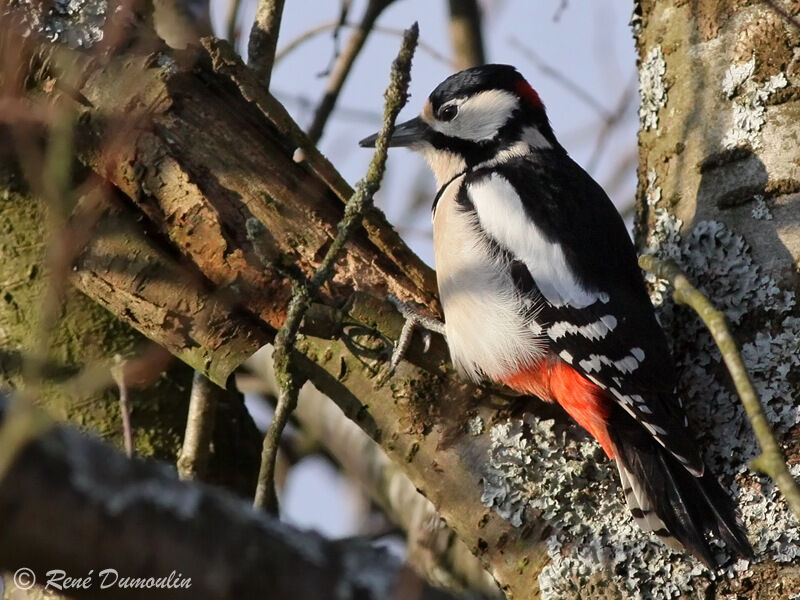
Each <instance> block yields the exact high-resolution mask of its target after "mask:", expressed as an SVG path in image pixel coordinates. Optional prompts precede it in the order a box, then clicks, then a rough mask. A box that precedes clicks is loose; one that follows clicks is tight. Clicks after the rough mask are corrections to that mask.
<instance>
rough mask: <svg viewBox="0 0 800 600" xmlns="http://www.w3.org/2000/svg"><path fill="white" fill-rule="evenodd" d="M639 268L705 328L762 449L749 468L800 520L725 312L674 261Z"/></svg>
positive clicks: (796, 494)
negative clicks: (669, 290)
mask: <svg viewBox="0 0 800 600" xmlns="http://www.w3.org/2000/svg"><path fill="white" fill-rule="evenodd" d="M639 265H640V266H641V267H642V268H643V269H645V270H646V271H649V272H651V273H653V274H654V275H655V276H656V277H659V278H661V279H666V280H667V281H669V283H670V285H672V287H673V288H674V291H673V293H672V295H673V298H674V299H675V302H677V303H678V304H686V305H688V306H690V307H692V308H693V309H694V310H695V312H697V314H698V315H699V316H700V318H701V319H702V320H703V323H705V325H706V327H708V330H709V332H711V335H712V337H713V338H714V342H716V344H717V347H718V348H719V351H720V353H721V354H722V358H723V360H724V361H725V366H726V367H728V372H729V373H730V374H731V379H733V384H734V385H735V386H736V391H737V393H738V394H739V399H740V400H741V402H742V405H743V406H744V409H745V412H746V413H747V417H748V419H749V420H750V424H751V425H752V427H753V431H754V432H755V434H756V437H757V438H758V444H759V446H760V447H761V454H760V455H759V456H758V457H756V458H755V459H753V460H752V461H751V462H750V467H751V468H752V469H754V470H756V471H759V472H761V473H764V474H765V475H768V476H769V477H770V478H771V479H772V480H773V481H774V482H775V483H776V484H777V485H778V489H779V490H780V491H781V493H782V494H783V497H784V498H786V502H787V503H788V504H789V507H790V508H791V509H792V512H794V514H795V517H797V519H798V520H800V488H798V486H797V482H796V481H795V480H794V478H793V477H792V474H791V473H790V472H789V469H788V467H787V466H786V460H785V458H784V457H783V453H782V452H781V450H780V447H779V446H778V442H777V441H776V440H775V436H774V435H773V433H772V429H770V426H769V422H768V421H767V417H766V416H765V415H764V409H763V407H762V406H761V402H760V401H759V399H758V395H757V394H756V390H755V388H754V387H753V382H752V381H750V375H749V374H748V373H747V368H746V367H745V366H744V362H743V361H742V357H741V355H740V354H739V350H738V349H737V347H736V342H735V341H734V339H733V336H731V333H730V331H729V330H728V325H727V321H726V319H725V315H724V313H722V312H721V311H718V310H717V309H716V308H714V305H713V304H711V302H710V301H709V300H708V298H706V297H705V296H704V295H703V294H702V293H701V292H700V291H699V290H698V289H697V288H695V287H694V286H693V285H692V284H691V283H690V282H689V279H688V278H687V277H686V275H684V273H683V272H682V271H681V270H680V268H679V267H678V265H676V264H675V263H674V262H673V261H671V260H666V261H661V260H659V259H657V258H656V257H655V256H652V255H649V254H646V255H644V256H641V257H639Z"/></svg>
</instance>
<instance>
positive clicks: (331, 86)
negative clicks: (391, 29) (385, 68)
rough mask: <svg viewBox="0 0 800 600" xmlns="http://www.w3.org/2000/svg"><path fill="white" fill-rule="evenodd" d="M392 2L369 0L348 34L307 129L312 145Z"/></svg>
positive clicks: (390, 0)
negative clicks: (356, 61)
mask: <svg viewBox="0 0 800 600" xmlns="http://www.w3.org/2000/svg"><path fill="white" fill-rule="evenodd" d="M392 2H393V0H369V4H368V5H367V8H366V10H365V11H364V16H363V17H361V22H360V23H359V24H358V27H357V28H356V29H355V30H354V31H353V33H352V34H350V39H349V40H347V46H346V47H345V49H344V51H343V52H342V54H341V55H340V56H339V60H337V61H336V65H335V66H334V68H333V72H332V73H331V76H330V79H328V85H327V86H326V87H325V95H324V96H323V97H322V100H321V101H320V103H319V106H318V107H317V110H316V112H315V113H314V120H313V121H312V122H311V125H310V126H309V128H308V138H309V140H311V143H312V144H316V143H317V142H318V141H319V139H320V138H321V137H322V132H323V131H324V130H325V124H326V123H327V122H328V118H329V117H330V116H331V113H332V112H333V108H334V106H336V101H337V100H338V99H339V93H340V92H341V91H342V86H343V85H344V82H345V80H346V79H347V76H348V75H349V74H350V69H351V68H352V67H353V63H354V62H355V60H356V57H357V56H358V55H359V53H360V52H361V49H362V48H363V47H364V42H366V41H367V36H368V35H369V33H370V31H372V28H373V26H374V25H375V21H376V20H377V19H378V17H379V16H380V14H381V13H382V12H383V10H384V9H385V8H386V7H387V6H389V5H390V4H391V3H392Z"/></svg>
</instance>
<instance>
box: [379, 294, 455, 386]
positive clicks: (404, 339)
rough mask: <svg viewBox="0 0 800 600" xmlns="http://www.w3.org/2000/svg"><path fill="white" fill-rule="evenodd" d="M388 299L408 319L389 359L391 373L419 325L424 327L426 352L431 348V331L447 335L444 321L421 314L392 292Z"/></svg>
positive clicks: (403, 354) (423, 339)
mask: <svg viewBox="0 0 800 600" xmlns="http://www.w3.org/2000/svg"><path fill="white" fill-rule="evenodd" d="M388 300H389V302H391V303H392V305H393V306H394V307H395V308H396V309H397V310H398V311H399V312H400V314H401V315H403V317H404V318H405V320H406V322H405V323H404V324H403V330H402V331H401V332H400V338H399V339H398V340H397V343H395V346H394V350H393V351H392V358H391V360H390V361H389V373H390V374H391V373H393V372H394V370H395V369H396V368H397V365H399V364H400V361H401V360H402V359H403V357H404V356H405V354H406V351H407V350H408V346H409V344H410V343H411V336H412V335H413V333H414V329H416V328H417V327H422V328H423V329H424V332H423V334H422V335H423V338H422V342H423V344H424V346H423V351H424V352H427V351H428V348H430V345H431V331H433V332H434V333H438V334H441V335H442V337H445V332H444V323H442V322H441V321H439V320H437V319H434V318H432V317H427V316H425V315H423V314H421V313H420V312H419V311H417V309H416V308H414V307H413V306H411V305H410V304H409V303H407V302H403V301H402V300H400V299H398V298H396V297H395V296H392V295H391V294H389V296H388Z"/></svg>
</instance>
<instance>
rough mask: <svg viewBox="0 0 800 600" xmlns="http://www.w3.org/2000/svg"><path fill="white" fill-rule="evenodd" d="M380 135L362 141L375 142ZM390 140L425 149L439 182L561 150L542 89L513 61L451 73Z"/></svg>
mask: <svg viewBox="0 0 800 600" xmlns="http://www.w3.org/2000/svg"><path fill="white" fill-rule="evenodd" d="M377 137H378V136H377V134H376V135H371V136H369V137H367V138H365V139H363V140H361V142H360V145H361V146H363V147H372V146H374V145H375V141H376V140H377ZM389 145H390V146H406V147H409V148H411V149H412V150H417V151H419V152H421V153H422V154H423V155H424V156H425V158H426V159H427V160H428V162H429V163H430V165H431V168H432V169H433V171H434V173H435V174H436V178H437V180H438V181H439V184H440V185H441V184H443V183H445V182H447V181H449V180H450V179H451V178H452V177H454V176H455V175H457V174H458V173H459V172H462V171H464V170H466V169H468V168H472V167H475V166H478V165H481V164H484V163H490V162H491V161H496V162H502V161H503V160H508V159H510V158H512V157H514V156H520V155H523V154H526V153H529V152H531V151H533V150H536V149H555V148H558V149H561V146H560V145H559V143H558V141H557V140H556V138H555V136H554V135H553V130H552V128H551V127H550V123H549V122H548V120H547V114H546V113H545V109H544V104H542V101H541V100H540V99H539V94H537V93H536V91H535V90H534V89H533V88H532V87H531V86H530V84H528V82H527V81H525V79H524V78H523V77H522V75H520V74H519V72H518V71H517V70H516V69H515V68H514V67H512V66H509V65H483V66H480V67H473V68H471V69H466V70H464V71H460V72H458V73H456V74H454V75H451V76H450V77H448V78H447V79H445V80H444V81H443V82H442V83H440V84H439V85H438V86H437V87H436V89H435V90H433V92H432V93H431V95H430V96H429V97H428V100H427V101H426V102H425V105H424V106H423V107H422V112H421V113H420V115H419V116H418V117H415V118H413V119H411V120H410V121H406V122H405V123H401V124H399V125H397V127H396V128H395V131H394V134H393V135H392V137H391V139H390V140H389Z"/></svg>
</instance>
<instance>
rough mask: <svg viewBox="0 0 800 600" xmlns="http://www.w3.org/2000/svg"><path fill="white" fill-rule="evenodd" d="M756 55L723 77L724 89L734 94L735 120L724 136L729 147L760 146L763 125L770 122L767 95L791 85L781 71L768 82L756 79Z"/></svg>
mask: <svg viewBox="0 0 800 600" xmlns="http://www.w3.org/2000/svg"><path fill="white" fill-rule="evenodd" d="M755 69H756V59H755V57H754V58H752V59H750V60H749V61H748V62H746V63H741V64H737V65H731V66H730V67H728V69H727V71H725V75H724V76H723V78H722V93H723V94H724V95H725V96H726V97H727V98H733V123H732V125H731V128H730V129H729V130H728V131H727V132H726V133H725V136H724V138H723V140H722V143H723V145H724V146H725V147H726V148H735V147H737V146H742V145H749V146H750V147H751V148H760V147H761V136H760V131H761V128H762V127H764V124H765V123H766V122H767V118H766V114H767V107H766V101H767V99H768V98H769V97H770V96H771V95H772V94H773V93H774V92H775V91H776V90H778V89H780V88H784V87H786V86H787V85H789V82H788V80H787V79H786V76H785V75H784V74H783V73H778V74H777V75H774V76H772V77H770V79H769V80H768V81H766V82H765V83H758V82H757V81H755V79H754V77H753V75H754V73H755Z"/></svg>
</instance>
